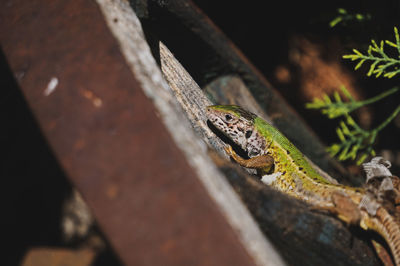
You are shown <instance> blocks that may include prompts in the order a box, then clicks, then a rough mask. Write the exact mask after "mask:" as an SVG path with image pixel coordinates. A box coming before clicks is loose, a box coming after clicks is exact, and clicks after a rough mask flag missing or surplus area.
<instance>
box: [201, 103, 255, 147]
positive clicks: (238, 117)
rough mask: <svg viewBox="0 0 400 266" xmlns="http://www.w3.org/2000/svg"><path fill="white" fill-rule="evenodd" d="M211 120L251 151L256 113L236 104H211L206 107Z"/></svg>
mask: <svg viewBox="0 0 400 266" xmlns="http://www.w3.org/2000/svg"><path fill="white" fill-rule="evenodd" d="M206 114H207V118H208V119H209V121H210V122H211V123H212V124H213V125H214V126H215V127H216V128H217V129H218V130H220V131H221V132H222V133H223V134H224V135H226V136H227V137H228V138H229V139H231V140H232V141H233V142H234V143H236V144H237V145H239V146H240V147H241V148H242V149H243V150H245V151H247V152H250V151H249V146H248V144H249V143H248V140H249V139H250V138H251V137H252V136H254V133H255V132H254V119H255V118H256V117H257V116H256V115H255V114H253V113H250V112H249V111H246V110H244V109H243V108H241V107H240V106H236V105H211V106H208V107H207V109H206Z"/></svg>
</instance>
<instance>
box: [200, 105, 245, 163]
mask: <svg viewBox="0 0 400 266" xmlns="http://www.w3.org/2000/svg"><path fill="white" fill-rule="evenodd" d="M206 116H207V119H208V120H207V126H208V127H209V128H210V130H211V131H212V132H213V133H214V134H215V135H217V137H218V138H219V139H220V140H222V142H224V143H225V144H228V145H230V146H231V147H232V149H233V150H234V151H235V152H236V153H237V154H238V155H239V156H241V157H242V158H245V159H246V158H247V159H248V158H249V156H248V155H247V152H246V151H245V150H244V149H243V148H242V147H241V146H240V145H239V144H238V143H236V142H235V141H233V140H232V139H231V138H230V137H228V136H227V132H225V130H224V128H225V127H227V125H226V124H225V122H223V121H222V120H221V119H220V118H219V115H218V111H217V110H215V109H213V108H212V106H209V107H207V109H206Z"/></svg>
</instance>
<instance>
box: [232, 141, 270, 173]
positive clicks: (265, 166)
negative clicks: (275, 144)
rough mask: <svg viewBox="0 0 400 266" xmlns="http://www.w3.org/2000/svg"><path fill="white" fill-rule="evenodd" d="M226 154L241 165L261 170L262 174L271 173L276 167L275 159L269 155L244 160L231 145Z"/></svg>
mask: <svg viewBox="0 0 400 266" xmlns="http://www.w3.org/2000/svg"><path fill="white" fill-rule="evenodd" d="M225 152H226V153H227V154H228V155H229V156H230V157H231V158H232V159H233V160H234V161H235V162H236V163H238V164H239V165H241V166H243V167H246V168H251V169H256V170H259V171H261V172H262V173H269V172H270V171H271V169H272V167H273V165H274V158H272V157H271V156H269V155H258V156H255V157H252V158H250V159H243V158H242V157H240V156H239V155H238V154H237V153H236V152H235V151H234V150H233V149H232V147H231V146H230V145H228V146H226V147H225Z"/></svg>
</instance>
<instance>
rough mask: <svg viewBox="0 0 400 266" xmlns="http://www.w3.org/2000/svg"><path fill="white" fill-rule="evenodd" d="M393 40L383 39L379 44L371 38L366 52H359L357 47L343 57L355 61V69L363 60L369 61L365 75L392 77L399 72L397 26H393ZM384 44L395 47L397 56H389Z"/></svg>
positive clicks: (399, 41) (399, 53)
mask: <svg viewBox="0 0 400 266" xmlns="http://www.w3.org/2000/svg"><path fill="white" fill-rule="evenodd" d="M394 35H395V42H392V41H389V40H385V41H380V42H379V44H378V43H377V42H376V41H375V40H371V44H370V45H369V47H368V51H367V53H366V54H363V53H361V52H360V51H358V50H357V49H353V54H348V55H344V56H343V58H344V59H349V60H351V61H357V60H359V62H358V63H357V65H356V66H355V68H354V69H355V70H357V69H359V68H360V67H361V66H362V65H363V64H364V63H365V62H371V65H370V68H369V71H368V72H367V76H372V75H375V77H377V78H378V77H380V76H382V77H385V78H393V77H394V76H396V75H397V74H400V37H399V32H398V29H397V27H394ZM385 44H386V45H387V46H388V47H391V48H396V50H397V53H398V55H397V57H390V56H389V55H387V54H386V52H385Z"/></svg>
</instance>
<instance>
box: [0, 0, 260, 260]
mask: <svg viewBox="0 0 400 266" xmlns="http://www.w3.org/2000/svg"><path fill="white" fill-rule="evenodd" d="M0 6H1V9H0V17H1V18H2V22H1V23H0V32H1V34H0V36H1V37H0V38H1V43H2V49H3V51H4V53H5V55H6V57H7V60H8V62H9V64H10V67H11V69H12V70H13V72H14V75H15V77H16V79H17V81H18V83H19V86H20V87H21V89H22V91H23V94H24V96H25V98H26V99H27V101H28V103H29V106H30V108H31V109H32V112H33V113H34V115H35V117H36V119H37V121H38V123H39V125H40V127H41V130H42V132H43V134H44V135H45V137H46V139H47V141H48V142H49V143H50V145H51V147H52V149H53V152H54V154H55V156H56V157H57V159H58V161H59V163H60V165H61V166H62V168H63V169H64V171H65V173H66V175H67V176H68V177H69V179H70V180H71V181H72V182H73V183H74V184H75V185H76V187H77V188H78V190H79V191H80V192H81V193H82V194H83V197H84V198H85V199H86V201H87V202H88V204H89V206H90V207H91V209H92V210H93V212H94V214H95V217H96V219H97V222H98V224H99V225H100V227H101V228H102V230H103V232H104V234H105V235H106V237H107V239H108V240H109V241H110V243H111V245H112V246H113V248H114V250H115V251H116V253H117V254H118V255H119V257H120V258H121V259H122V261H123V262H124V263H125V264H127V265H194V264H196V265H254V262H253V261H252V259H251V258H250V257H249V256H248V254H247V253H246V252H245V250H244V248H243V247H242V246H241V244H240V242H239V241H238V239H237V238H236V235H235V233H234V232H233V231H232V229H231V227H230V226H229V225H228V223H227V222H226V221H225V220H224V217H223V216H222V214H221V213H220V212H219V210H218V208H217V207H216V205H215V204H214V202H213V201H212V200H211V199H210V198H209V196H208V194H207V193H206V191H205V190H204V188H203V187H202V185H201V184H200V182H199V180H198V179H197V177H196V174H195V173H194V172H193V170H192V169H191V168H190V166H189V165H188V164H187V162H186V160H185V159H184V157H183V154H182V153H181V151H180V150H178V148H177V147H176V145H175V144H174V142H173V141H172V139H171V136H170V135H169V134H168V133H167V131H166V129H165V128H164V126H163V124H162V123H161V121H159V119H158V118H157V114H156V111H155V109H154V107H153V105H152V104H151V102H150V100H149V99H147V98H146V97H145V95H144V94H143V91H142V89H141V87H140V85H139V84H138V82H137V81H136V80H135V78H134V76H133V75H132V73H131V72H130V70H129V69H128V67H127V65H126V63H125V61H124V58H123V57H122V55H121V53H120V51H119V47H118V44H117V43H116V41H115V40H114V39H113V37H112V35H111V34H110V32H109V31H108V28H107V27H106V25H105V23H104V20H103V17H102V16H101V13H100V11H99V9H98V7H97V6H96V4H95V2H94V1H83V0H78V1H61V0H55V1H45V3H43V2H42V3H40V4H39V2H32V1H23V0H16V1H3V2H2V3H1V5H0ZM49 200H51V199H49Z"/></svg>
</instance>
